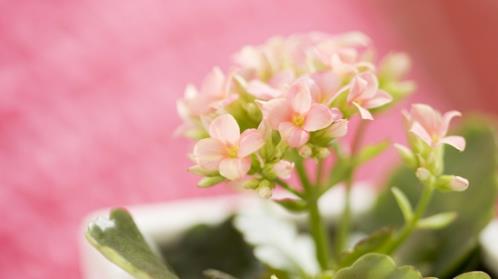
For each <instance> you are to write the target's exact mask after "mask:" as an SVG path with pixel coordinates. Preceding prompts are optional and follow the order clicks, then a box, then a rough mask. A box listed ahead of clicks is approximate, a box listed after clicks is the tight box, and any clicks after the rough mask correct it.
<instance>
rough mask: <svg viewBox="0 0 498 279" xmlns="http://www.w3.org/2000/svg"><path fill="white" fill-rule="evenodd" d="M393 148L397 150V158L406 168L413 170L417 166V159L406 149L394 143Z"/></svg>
mask: <svg viewBox="0 0 498 279" xmlns="http://www.w3.org/2000/svg"><path fill="white" fill-rule="evenodd" d="M394 148H396V150H398V153H399V156H400V157H401V159H403V162H405V164H406V165H407V166H408V167H411V168H414V167H416V166H417V159H416V158H415V155H414V154H413V152H412V151H411V150H410V149H409V148H408V147H406V146H404V145H401V144H397V143H396V144H394Z"/></svg>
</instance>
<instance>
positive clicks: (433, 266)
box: [358, 119, 498, 278]
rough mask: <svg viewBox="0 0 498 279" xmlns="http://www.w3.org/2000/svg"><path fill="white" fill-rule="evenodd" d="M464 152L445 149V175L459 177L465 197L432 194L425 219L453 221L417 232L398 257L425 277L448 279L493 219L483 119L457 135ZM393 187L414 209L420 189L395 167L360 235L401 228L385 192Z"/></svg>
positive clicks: (490, 132)
mask: <svg viewBox="0 0 498 279" xmlns="http://www.w3.org/2000/svg"><path fill="white" fill-rule="evenodd" d="M461 131H462V132H461V133H459V134H462V135H463V136H464V137H465V139H466V140H467V148H466V150H465V151H463V152H459V151H457V150H455V149H453V148H446V150H445V158H444V161H445V171H444V172H445V173H449V174H456V175H461V176H463V177H465V178H467V179H468V180H469V181H470V187H469V188H468V189H467V190H466V191H465V192H436V193H434V196H433V199H432V201H431V203H430V204H429V208H428V211H427V214H426V216H430V215H433V214H437V213H441V212H456V213H457V214H458V218H457V219H456V220H454V221H453V222H452V223H451V224H450V225H448V226H447V227H445V228H443V229H441V230H438V231H428V230H424V231H417V232H416V233H415V234H414V235H413V236H412V237H411V238H410V239H408V241H407V242H406V244H404V245H403V247H401V250H400V251H399V252H398V254H397V258H399V259H400V260H401V262H402V263H410V264H413V265H415V266H416V267H418V268H419V269H420V270H421V271H422V272H423V273H424V274H427V275H433V276H438V277H442V278H449V277H450V276H451V275H454V273H455V271H456V270H457V269H458V268H459V264H460V263H462V262H464V261H465V259H466V257H467V256H468V255H469V253H470V252H471V251H472V250H473V249H474V248H475V247H476V245H477V237H478V235H479V232H480V231H481V230H482V229H483V228H484V227H485V226H486V225H487V223H488V222H489V220H490V219H491V218H492V216H494V213H495V211H494V206H495V202H496V197H497V194H498V189H497V188H498V187H497V181H496V170H497V169H498V165H497V156H496V154H497V152H498V150H497V147H496V138H495V130H494V128H493V125H492V124H489V122H487V121H486V120H485V119H477V120H474V121H467V123H466V124H465V125H464V128H463V129H462V130H461ZM393 185H396V186H397V187H399V188H400V189H401V190H402V191H403V192H404V193H405V194H406V196H407V198H408V199H409V201H410V203H411V204H415V203H416V202H417V200H418V197H419V195H420V189H421V188H422V187H421V185H420V184H419V182H418V180H417V178H416V177H415V175H414V174H413V171H412V170H410V169H408V168H404V167H402V168H400V169H398V170H397V171H396V172H395V173H394V176H393V177H392V178H391V180H390V181H389V183H388V184H387V186H388V187H387V188H386V190H385V191H384V192H383V193H382V194H381V195H380V196H379V199H378V201H377V203H376V205H375V207H374V208H373V210H372V211H371V213H370V214H369V215H368V216H366V217H365V218H364V219H362V221H361V222H359V223H358V224H359V225H360V226H361V227H363V229H365V231H372V230H375V229H377V228H381V227H385V226H401V225H402V224H403V217H402V214H401V213H400V212H399V210H397V204H396V201H395V199H394V197H393V196H392V194H391V193H390V190H389V187H391V186H393Z"/></svg>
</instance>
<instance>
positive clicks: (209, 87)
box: [201, 67, 225, 96]
mask: <svg viewBox="0 0 498 279" xmlns="http://www.w3.org/2000/svg"><path fill="white" fill-rule="evenodd" d="M224 86H225V75H224V74H223V72H222V71H221V69H220V68H218V67H215V68H213V70H212V71H211V72H210V73H209V74H208V75H207V76H206V78H205V79H204V81H203V82H202V87H201V92H202V94H207V95H210V96H221V95H223V89H224Z"/></svg>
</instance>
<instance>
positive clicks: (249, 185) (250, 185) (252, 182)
mask: <svg viewBox="0 0 498 279" xmlns="http://www.w3.org/2000/svg"><path fill="white" fill-rule="evenodd" d="M258 185H259V179H256V178H251V179H248V180H246V181H244V182H242V187H244V188H246V189H256V188H258Z"/></svg>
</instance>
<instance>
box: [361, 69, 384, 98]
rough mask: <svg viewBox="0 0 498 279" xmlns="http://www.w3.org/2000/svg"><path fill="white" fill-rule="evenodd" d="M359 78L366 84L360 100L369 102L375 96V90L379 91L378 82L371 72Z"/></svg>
mask: <svg viewBox="0 0 498 279" xmlns="http://www.w3.org/2000/svg"><path fill="white" fill-rule="evenodd" d="M360 77H361V78H362V79H363V80H365V81H366V83H367V86H366V87H365V90H364V91H363V93H362V97H361V98H362V99H364V100H369V99H371V98H373V97H374V96H375V95H376V94H377V90H378V89H379V81H378V80H377V76H375V75H374V74H373V73H371V72H366V73H362V74H360Z"/></svg>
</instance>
